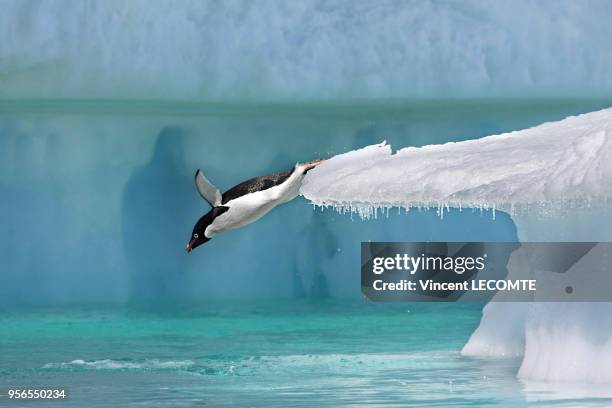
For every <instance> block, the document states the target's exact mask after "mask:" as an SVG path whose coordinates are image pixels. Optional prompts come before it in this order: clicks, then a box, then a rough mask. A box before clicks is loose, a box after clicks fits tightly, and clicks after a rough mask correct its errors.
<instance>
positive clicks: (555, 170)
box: [301, 109, 612, 388]
mask: <svg viewBox="0 0 612 408" xmlns="http://www.w3.org/2000/svg"><path fill="white" fill-rule="evenodd" d="M611 180H612V109H604V110H601V111H597V112H593V113H587V114H583V115H579V116H575V117H568V118H566V119H564V120H561V121H558V122H552V123H546V124H543V125H540V126H536V127H533V128H530V129H526V130H521V131H516V132H511V133H506V134H501V135H495V136H489V137H485V138H482V139H477V140H471V141H464V142H457V143H447V144H443V145H431V146H424V147H421V148H405V149H401V150H399V151H397V152H395V153H393V152H392V150H391V147H390V146H389V145H387V144H385V143H381V144H378V145H373V146H369V147H366V148H363V149H360V150H356V151H352V152H349V153H346V154H342V155H338V156H335V157H332V158H331V159H330V160H328V161H327V162H325V163H323V164H321V165H320V166H319V167H317V168H316V169H314V170H313V171H311V172H309V174H308V176H307V177H306V179H305V183H304V185H303V188H302V190H301V193H302V194H303V195H304V196H305V197H306V198H308V199H309V200H311V201H312V202H313V203H314V204H315V205H318V206H332V207H334V208H336V209H338V210H339V211H341V212H345V211H349V212H357V213H358V214H359V215H361V216H362V217H365V218H367V217H370V216H372V215H375V214H376V211H377V210H378V209H381V208H382V209H386V208H389V207H393V206H400V207H404V208H408V209H409V208H411V207H432V206H434V207H436V208H438V210H439V211H443V210H444V208H447V207H459V208H469V207H472V208H473V207H476V208H497V209H502V210H507V211H509V212H511V214H512V218H513V220H514V222H515V224H516V226H517V234H518V237H519V239H520V241H522V242H530V241H531V242H537V241H610V240H612V232H610V228H608V227H605V226H610V225H612V213H611V211H610V206H609V198H610V196H611V195H612V182H611ZM602 226H604V227H602ZM522 256H523V254H521V252H520V250H517V251H516V252H515V253H513V254H512V256H511V258H510V260H509V264H508V269H509V272H508V278H510V279H512V278H517V277H520V276H522V275H524V274H525V273H531V272H530V271H526V270H525V268H524V267H522V266H521V262H520V261H521V257H522ZM587 261H588V257H587ZM568 273H572V271H569V272H568ZM575 273H582V274H585V276H584V277H583V279H582V281H584V285H585V287H586V286H589V285H590V286H597V285H598V284H599V283H598V282H601V279H595V278H593V276H592V275H593V273H592V272H590V271H589V270H588V268H587V269H586V270H585V269H582V270H580V271H579V272H575ZM586 274H588V276H587V275H586ZM543 276H544V277H545V275H543ZM534 300H535V302H531V303H501V302H500V303H496V302H490V303H489V304H488V305H486V307H485V308H484V310H483V316H482V320H481V322H480V325H479V327H478V328H477V329H476V331H475V332H474V333H473V334H472V336H471V338H470V339H469V341H468V343H467V344H466V345H465V347H464V348H463V350H462V354H463V355H465V356H477V357H495V358H500V357H510V358H514V357H519V358H522V363H521V366H520V369H519V371H518V377H519V378H521V379H522V380H524V381H525V382H533V381H535V382H544V383H547V382H548V383H611V382H612V368H610V367H612V365H611V363H612V304H611V303H570V302H554V303H548V302H546V303H545V302H538V301H537V300H538V298H537V297H535V299H534ZM536 388H537V387H536Z"/></svg>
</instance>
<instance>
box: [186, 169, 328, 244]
mask: <svg viewBox="0 0 612 408" xmlns="http://www.w3.org/2000/svg"><path fill="white" fill-rule="evenodd" d="M321 162H323V160H315V161H311V162H308V163H304V164H299V163H297V164H296V165H295V167H294V168H293V169H292V170H290V171H286V172H282V173H274V174H269V175H267V176H261V177H254V178H252V179H250V180H247V181H244V182H242V183H240V184H238V185H236V186H234V187H232V188H230V189H229V190H227V191H226V192H225V193H223V194H221V192H220V191H219V189H218V188H216V187H215V186H214V185H212V183H211V182H210V181H208V179H207V178H206V177H204V174H203V173H202V171H201V170H200V169H198V170H197V171H196V174H195V184H196V188H197V190H198V193H200V195H201V196H202V198H203V199H204V200H206V201H207V202H208V204H210V206H211V207H212V209H211V210H210V211H209V212H207V213H206V214H204V215H203V216H202V217H201V218H200V219H199V220H198V222H197V223H196V224H195V226H194V227H193V232H192V233H191V237H190V238H189V243H188V244H187V247H186V248H185V249H186V250H187V252H191V251H193V250H194V249H195V248H197V247H198V246H200V245H202V244H203V243H205V242H208V241H209V240H210V239H211V238H212V237H214V236H215V235H217V234H218V233H220V232H223V231H227V230H231V229H235V228H240V227H242V226H243V225H247V224H250V223H252V222H254V221H257V220H258V219H260V218H261V217H263V216H264V215H266V214H267V213H268V212H269V211H270V210H272V209H273V208H274V207H276V206H277V205H279V204H283V203H286V202H287V201H291V200H293V199H294V198H295V197H297V195H298V193H299V190H300V187H301V185H302V181H303V180H304V175H305V174H306V173H307V172H308V170H311V169H313V168H315V167H316V166H317V165H319V164H320V163H321Z"/></svg>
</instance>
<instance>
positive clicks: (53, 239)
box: [0, 100, 612, 407]
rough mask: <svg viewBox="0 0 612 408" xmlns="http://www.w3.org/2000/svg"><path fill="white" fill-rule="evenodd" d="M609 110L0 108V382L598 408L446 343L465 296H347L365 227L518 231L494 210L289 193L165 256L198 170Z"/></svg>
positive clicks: (241, 402) (478, 236)
mask: <svg viewBox="0 0 612 408" xmlns="http://www.w3.org/2000/svg"><path fill="white" fill-rule="evenodd" d="M609 105H610V101H602V100H555V101H552V100H533V101H518V100H494V101H491V100H485V101H479V100H473V101H452V100H446V101H420V102H415V101H386V102H379V103H370V102H368V103H365V102H364V103H352V104H349V103H324V104H314V103H313V104H308V103H304V104H295V105H291V104H290V105H283V104H266V105H257V104H230V105H228V104H222V105H216V104H189V103H182V104H181V103H176V104H174V103H161V102H159V103H158V102H151V101H142V102H113V101H46V102H37V101H5V102H2V103H1V104H0V192H1V194H2V200H1V202H0V210H1V214H2V217H3V218H2V226H3V228H4V229H5V231H6V233H5V234H4V236H3V237H2V238H1V239H0V251H1V253H2V269H1V273H0V279H1V281H0V305H1V306H2V309H0V389H6V388H7V387H9V386H19V387H34V386H40V387H42V386H44V387H48V386H54V387H66V388H67V389H68V395H69V398H68V401H67V402H68V404H71V405H72V406H108V405H117V406H168V407H177V406H201V405H210V406H219V405H238V406H291V405H304V406H313V405H323V406H324V405H330V406H331V405H351V404H352V405H356V404H359V405H362V404H367V403H370V404H373V405H385V404H390V405H392V404H395V405H401V406H405V405H410V404H412V405H416V406H422V405H426V404H432V405H439V406H448V405H454V406H491V405H498V406H521V405H526V404H528V403H530V402H538V403H545V404H558V405H561V406H563V405H572V404H574V405H579V406H585V405H587V404H594V405H600V406H606V405H609V404H610V403H611V402H612V400H610V399H608V398H609V395H608V394H609V393H608V392H607V390H606V389H605V387H604V389H603V390H602V389H596V390H594V391H592V390H588V392H585V391H584V390H585V388H584V387H578V391H576V392H569V391H568V390H569V389H571V387H564V388H563V389H559V388H554V387H551V386H549V385H541V384H532V383H524V382H521V381H519V380H517V379H516V374H517V370H518V366H519V364H520V361H519V360H517V359H513V358H509V359H477V358H470V357H463V356H461V355H460V351H461V349H462V347H463V345H465V343H466V341H467V339H468V338H469V336H470V335H471V333H472V332H473V331H474V330H475V328H476V327H477V326H478V322H479V320H480V316H481V310H482V306H483V305H482V304H478V303H466V304H431V303H427V304H425V303H424V304H389V305H386V304H373V303H369V302H364V301H362V300H360V293H359V243H360V242H361V241H368V240H373V241H376V240H378V241H468V240H471V241H513V240H516V239H517V238H516V229H515V227H514V224H513V222H512V220H511V218H510V217H509V216H508V215H506V214H504V213H498V214H497V215H496V217H495V218H494V217H493V214H492V213H491V212H490V211H479V210H476V211H472V210H465V209H464V210H463V211H460V210H458V209H456V210H454V209H450V210H449V213H447V214H445V216H444V218H443V219H441V218H440V217H439V216H438V215H437V214H436V212H435V211H427V210H421V211H419V210H418V209H414V210H412V211H410V212H408V213H404V212H403V211H390V212H389V213H388V214H384V215H383V216H379V217H377V218H376V219H374V220H369V221H362V220H361V219H359V218H354V219H351V217H350V216H349V215H341V214H337V213H335V212H334V211H331V210H328V211H321V210H320V209H316V208H313V207H312V206H310V205H309V203H308V202H306V200H304V199H303V198H299V199H297V200H295V201H293V202H291V203H289V204H287V205H284V206H282V207H280V208H278V209H276V210H275V211H273V212H272V213H270V214H269V215H268V216H266V217H265V218H263V219H262V220H260V221H259V222H257V223H255V224H253V225H250V226H248V227H246V228H244V229H243V230H239V231H233V232H230V233H227V234H225V235H222V236H219V237H218V238H217V237H216V238H215V239H214V240H212V241H211V242H209V243H207V244H206V245H205V246H203V247H202V248H198V250H197V251H194V253H192V254H190V255H187V254H185V253H184V250H183V248H184V245H185V243H186V240H187V239H188V237H189V233H190V231H191V227H192V225H193V223H194V222H195V221H196V220H197V218H198V217H199V216H200V215H201V213H202V212H203V211H206V205H205V204H204V203H203V202H202V201H201V200H200V199H199V197H198V196H197V194H196V193H195V189H194V187H193V185H192V183H193V181H192V177H193V173H194V172H195V169H196V168H198V167H201V168H202V169H204V171H205V173H206V174H207V177H208V178H209V179H211V180H212V181H213V182H214V183H216V184H218V185H219V187H220V188H221V189H227V188H229V187H231V186H232V185H233V184H236V183H237V182H240V181H242V180H244V179H246V178H249V177H252V176H254V175H259V174H265V173H267V172H272V171H281V170H285V169H286V168H290V167H291V166H292V165H293V164H294V163H295V162H296V161H306V160H311V159H314V158H321V157H323V158H324V157H328V156H331V155H333V154H337V153H341V152H344V151H348V150H352V149H355V148H359V147H363V146H366V145H369V144H373V143H379V142H381V141H383V140H387V141H388V142H389V143H390V144H391V145H393V146H394V148H395V147H397V148H400V147H406V146H422V145H426V144H433V143H444V142H447V141H459V140H466V139H471V138H478V137H482V136H485V135H488V134H494V133H501V132H504V131H510V130H516V129H521V128H525V127H529V126H533V125H536V124H538V123H541V122H544V121H551V120H559V119H562V118H563V117H565V116H567V115H570V114H577V113H583V112H587V111H591V110H595V109H600V108H603V107H607V106H609ZM591 391H592V392H591ZM585 396H589V399H585ZM593 396H596V398H593ZM542 401H545V402H542ZM577 401H578V402H577ZM0 404H9V405H8V406H10V404H11V402H6V401H3V400H0ZM13 405H14V404H13ZM49 405H50V406H64V404H63V403H62V404H60V403H57V404H53V403H52V404H49Z"/></svg>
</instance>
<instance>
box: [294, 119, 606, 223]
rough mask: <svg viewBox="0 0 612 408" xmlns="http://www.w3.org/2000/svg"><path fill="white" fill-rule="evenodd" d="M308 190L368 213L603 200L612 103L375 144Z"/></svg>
mask: <svg viewBox="0 0 612 408" xmlns="http://www.w3.org/2000/svg"><path fill="white" fill-rule="evenodd" d="M301 193H302V195H304V197H306V198H307V199H309V200H311V201H312V202H313V203H314V204H316V205H320V206H332V207H335V208H336V209H338V210H340V211H341V212H344V211H354V212H357V213H359V214H360V215H361V216H362V217H366V218H367V217H369V216H372V215H375V213H376V210H377V209H380V208H388V207H404V208H410V207H437V208H438V209H440V210H443V209H444V208H446V207H449V206H450V207H459V208H466V207H472V208H474V207H475V208H494V209H496V208H497V209H504V210H508V211H509V212H511V213H514V212H515V211H517V210H521V209H532V208H534V209H537V210H546V211H548V210H550V209H555V208H556V209H567V208H568V207H581V206H589V205H592V204H597V203H602V202H605V201H606V200H607V199H608V198H609V197H610V196H611V195H612V109H604V110H601V111H598V112H593V113H588V114H584V115H580V116H575V117H569V118H566V119H564V120H562V121H559V122H552V123H545V124H543V125H540V126H536V127H534V128H531V129H526V130H521V131H516V132H511V133H505V134H501V135H495V136H489V137H485V138H482V139H477V140H469V141H464V142H457V143H446V144H443V145H429V146H424V147H419V148H415V147H409V148H405V149H401V150H399V151H397V152H396V153H395V154H393V153H392V150H391V146H389V145H387V144H385V143H381V144H379V145H373V146H368V147H366V148H363V149H360V150H356V151H352V152H349V153H346V154H341V155H338V156H335V157H333V158H331V159H330V160H328V161H326V162H324V163H323V164H321V165H320V166H318V167H317V168H315V169H314V170H312V171H311V172H309V173H308V175H307V177H306V179H305V180H304V185H303V186H302V189H301ZM441 215H442V213H441Z"/></svg>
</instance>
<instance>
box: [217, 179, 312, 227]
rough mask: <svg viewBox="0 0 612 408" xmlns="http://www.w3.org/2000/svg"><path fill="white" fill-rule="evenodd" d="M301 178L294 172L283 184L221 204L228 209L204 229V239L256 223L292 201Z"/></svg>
mask: <svg viewBox="0 0 612 408" xmlns="http://www.w3.org/2000/svg"><path fill="white" fill-rule="evenodd" d="M303 178H304V175H303V174H299V172H294V173H293V174H292V175H291V176H289V178H288V179H287V180H285V182H284V183H282V184H279V185H278V186H274V187H271V188H268V189H266V190H262V191H257V192H255V193H249V194H245V195H243V196H241V197H238V198H235V199H233V200H231V201H228V202H227V203H225V204H223V205H224V206H227V207H228V208H229V209H228V210H227V211H226V212H224V213H223V214H221V215H220V216H218V217H217V218H215V220H214V221H213V222H212V223H211V224H210V225H209V226H208V227H207V228H206V231H205V235H206V237H208V238H212V237H213V236H214V235H215V234H218V233H219V232H223V231H226V230H231V229H235V228H239V227H242V226H244V225H247V224H250V223H252V222H254V221H257V220H258V219H260V218H261V217H263V216H264V215H266V214H267V213H268V212H270V210H272V209H273V208H274V207H276V206H277V205H279V204H282V203H286V202H287V201H290V200H292V199H294V198H295V197H297V195H298V192H299V189H300V186H301V184H302V180H303Z"/></svg>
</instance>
